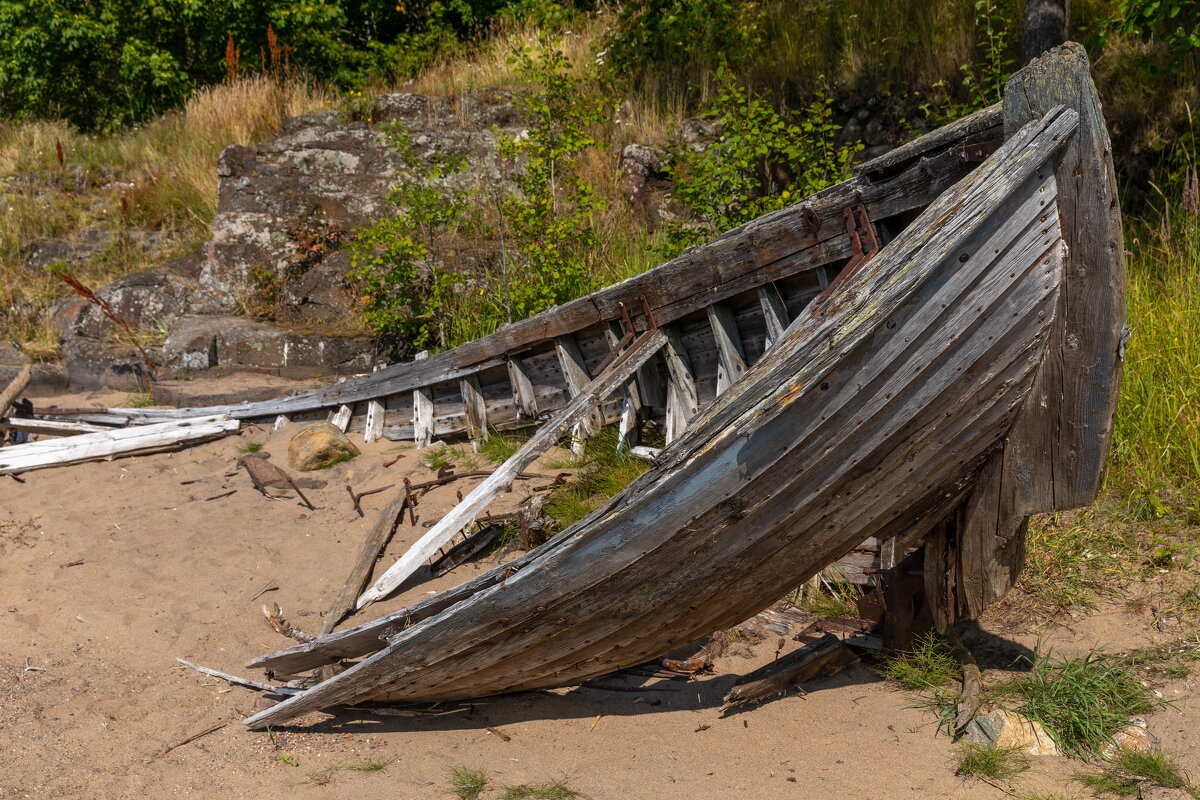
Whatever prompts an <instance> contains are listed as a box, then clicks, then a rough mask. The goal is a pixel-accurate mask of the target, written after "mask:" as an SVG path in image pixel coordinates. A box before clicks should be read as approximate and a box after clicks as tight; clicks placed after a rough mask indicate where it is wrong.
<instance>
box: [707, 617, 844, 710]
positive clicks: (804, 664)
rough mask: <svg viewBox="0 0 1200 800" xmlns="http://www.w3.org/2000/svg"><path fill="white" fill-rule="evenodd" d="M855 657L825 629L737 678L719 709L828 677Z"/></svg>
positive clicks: (727, 708) (756, 699) (762, 698)
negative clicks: (823, 631) (805, 641)
mask: <svg viewBox="0 0 1200 800" xmlns="http://www.w3.org/2000/svg"><path fill="white" fill-rule="evenodd" d="M857 661H858V656H856V655H855V654H854V651H853V650H851V649H850V648H849V647H847V646H846V645H844V644H842V642H841V640H840V639H838V638H837V637H836V636H834V635H833V634H832V633H827V634H825V635H824V636H822V637H821V638H820V639H817V640H816V641H815V642H809V643H808V644H806V645H804V646H803V647H800V648H798V649H796V650H793V651H792V652H790V653H788V654H787V655H786V656H784V657H783V658H780V659H776V660H775V661H772V662H771V663H770V664H766V665H764V666H762V667H759V668H758V669H756V670H754V671H753V672H751V673H750V674H748V675H744V676H742V677H741V678H739V679H738V681H737V683H735V684H734V685H733V688H731V689H730V690H729V693H728V694H726V695H725V704H724V705H723V706H721V711H722V712H729V711H731V710H733V709H735V708H739V707H741V706H747V705H750V704H751V703H758V702H761V701H763V700H766V699H767V698H769V697H774V696H775V695H779V694H783V693H784V692H786V691H787V690H788V689H790V688H792V687H793V686H795V685H796V684H800V683H804V682H805V681H811V680H812V679H813V678H817V677H829V676H830V675H834V674H836V673H838V672H840V671H841V670H843V669H844V668H846V667H848V666H850V665H851V664H854V663H856V662H857Z"/></svg>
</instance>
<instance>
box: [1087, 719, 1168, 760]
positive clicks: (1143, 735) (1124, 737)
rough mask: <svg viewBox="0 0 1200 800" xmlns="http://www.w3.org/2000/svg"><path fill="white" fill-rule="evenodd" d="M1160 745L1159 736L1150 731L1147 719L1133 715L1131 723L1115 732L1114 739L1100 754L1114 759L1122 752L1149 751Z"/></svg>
mask: <svg viewBox="0 0 1200 800" xmlns="http://www.w3.org/2000/svg"><path fill="white" fill-rule="evenodd" d="M1157 747H1158V738H1157V737H1155V736H1154V734H1152V733H1150V730H1149V728H1147V726H1146V720H1144V719H1142V718H1141V717H1131V718H1130V720H1129V724H1128V725H1126V726H1125V727H1124V728H1122V729H1121V730H1119V731H1117V732H1116V733H1115V734H1113V740H1112V742H1110V743H1109V744H1108V745H1106V746H1105V748H1104V750H1103V751H1102V752H1101V753H1100V755H1102V756H1104V758H1107V759H1110V760H1111V759H1114V758H1116V757H1118V756H1119V755H1121V753H1147V752H1150V751H1151V750H1154V749H1155V748H1157Z"/></svg>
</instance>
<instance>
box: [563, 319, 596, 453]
mask: <svg viewBox="0 0 1200 800" xmlns="http://www.w3.org/2000/svg"><path fill="white" fill-rule="evenodd" d="M554 351H555V353H557V354H558V365H559V368H560V369H561V370H562V373H563V378H564V379H565V380H566V383H567V392H568V393H569V394H570V396H571V397H575V396H576V395H578V394H579V393H580V392H582V391H583V390H584V388H585V387H586V386H587V385H588V384H589V383H591V381H592V376H591V375H590V374H588V370H587V365H586V364H585V363H584V360H583V353H582V352H581V351H580V350H579V343H578V342H576V341H575V337H574V336H572V335H567V336H559V337H557V338H556V339H555V340H554ZM597 417H598V412H597V411H594V410H592V411H589V413H588V414H586V415H585V416H584V417H583V418H582V419H580V420H579V421H578V422H576V423H575V426H574V428H573V429H572V430H571V438H572V441H571V450H572V451H574V453H575V455H577V456H580V455H583V443H584V441H585V440H586V439H588V438H590V437H591V436H592V435H594V434H595V433H596V431H598V430H600V428H602V427H603V426H604V421H603V419H598V418H597Z"/></svg>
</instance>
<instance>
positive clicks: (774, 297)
mask: <svg viewBox="0 0 1200 800" xmlns="http://www.w3.org/2000/svg"><path fill="white" fill-rule="evenodd" d="M758 304H759V305H760V306H761V307H762V312H763V320H765V321H766V323H767V347H766V349H768V350H770V349H771V347H772V346H773V345H774V344H775V343H776V342H777V341H779V339H780V337H782V336H783V332H784V331H785V330H787V326H788V313H787V306H786V305H784V302H783V298H782V297H780V295H779V289H777V288H776V287H775V284H773V283H768V284H767V285H766V286H760V287H758Z"/></svg>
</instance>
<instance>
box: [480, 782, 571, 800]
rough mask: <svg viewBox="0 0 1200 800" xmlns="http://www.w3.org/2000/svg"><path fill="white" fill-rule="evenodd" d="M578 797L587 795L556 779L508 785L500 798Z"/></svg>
mask: <svg viewBox="0 0 1200 800" xmlns="http://www.w3.org/2000/svg"><path fill="white" fill-rule="evenodd" d="M576 797H587V795H585V794H583V793H582V792H577V791H575V790H574V789H572V788H570V787H568V786H567V785H566V784H564V783H562V782H561V781H555V782H554V783H545V784H541V785H537V786H530V785H529V784H524V783H523V784H521V785H519V786H507V787H505V789H504V794H502V795H501V796H500V800H572V798H576Z"/></svg>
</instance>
